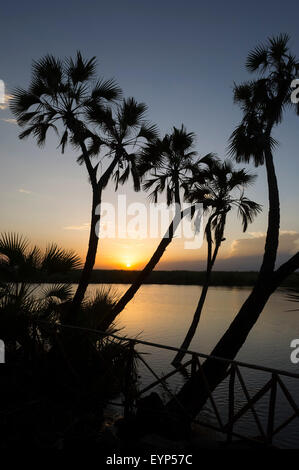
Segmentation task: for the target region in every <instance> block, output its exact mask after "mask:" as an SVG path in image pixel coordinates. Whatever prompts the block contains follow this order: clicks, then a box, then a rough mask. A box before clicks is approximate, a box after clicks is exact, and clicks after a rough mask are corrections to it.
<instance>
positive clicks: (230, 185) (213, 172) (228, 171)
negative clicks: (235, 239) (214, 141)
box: [186, 160, 261, 241]
mask: <svg viewBox="0 0 299 470" xmlns="http://www.w3.org/2000/svg"><path fill="white" fill-rule="evenodd" d="M255 178H256V176H255V175H252V174H249V173H248V172H246V171H245V169H238V170H236V169H234V168H233V165H232V163H231V162H230V161H224V162H221V161H219V160H214V162H213V165H212V167H211V168H210V169H209V170H207V171H206V180H207V183H204V184H202V183H201V182H199V181H198V179H197V177H196V176H195V177H192V178H191V179H190V181H189V190H188V192H187V194H186V198H187V200H188V201H190V202H192V203H194V202H202V201H204V202H203V206H204V210H206V211H208V210H209V211H210V212H211V216H210V218H211V220H212V224H211V228H212V229H213V230H214V231H215V236H217V233H220V232H221V233H223V230H224V227H223V222H224V220H225V218H226V215H227V213H228V212H229V211H230V210H231V209H232V208H233V207H236V208H237V210H238V215H239V216H240V217H241V220H242V226H243V231H244V232H245V231H246V230H247V227H248V223H252V222H253V219H254V217H255V216H257V215H258V213H259V212H260V211H261V206H260V205H259V204H257V203H256V202H254V201H251V200H250V199H248V198H247V197H245V196H244V189H245V188H246V187H248V186H249V185H251V184H252V183H253V182H254V180H255ZM219 241H221V240H219Z"/></svg>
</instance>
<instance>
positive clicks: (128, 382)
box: [124, 339, 135, 419]
mask: <svg viewBox="0 0 299 470" xmlns="http://www.w3.org/2000/svg"><path fill="white" fill-rule="evenodd" d="M134 348H135V341H134V340H132V339H130V340H129V348H128V356H127V364H126V373H125V384H124V385H125V387H124V396H125V400H124V418H125V419H127V418H129V417H130V416H131V415H132V409H133V400H132V390H131V388H132V371H133V361H134V356H135V350H134Z"/></svg>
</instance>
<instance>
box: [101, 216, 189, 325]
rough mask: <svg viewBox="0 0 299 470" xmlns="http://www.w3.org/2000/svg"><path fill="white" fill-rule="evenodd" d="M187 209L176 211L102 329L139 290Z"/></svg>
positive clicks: (160, 256) (169, 241)
mask: <svg viewBox="0 0 299 470" xmlns="http://www.w3.org/2000/svg"><path fill="white" fill-rule="evenodd" d="M188 211H189V209H187V210H186V209H185V210H184V211H179V210H178V211H177V212H176V214H175V216H174V219H173V220H172V222H171V224H170V225H169V227H168V230H167V231H166V233H165V235H164V237H163V238H162V240H161V241H160V243H159V245H158V247H157V249H156V251H155V253H154V254H153V256H152V257H151V259H150V260H149V262H148V263H147V265H146V266H145V267H144V268H143V270H142V271H141V272H140V273H139V274H138V276H137V278H136V280H135V281H134V282H133V284H132V285H131V286H130V287H129V289H128V290H127V291H126V292H125V294H124V295H123V296H122V297H121V299H120V300H119V301H118V302H117V304H116V305H115V307H114V309H113V311H112V313H111V314H110V316H109V317H108V318H107V319H105V322H104V323H103V325H102V329H103V330H106V329H107V328H108V326H109V325H111V323H112V322H113V321H114V320H115V318H116V317H117V315H119V313H120V312H121V311H122V310H123V309H124V308H125V307H126V305H127V303H128V302H130V300H132V299H133V297H134V295H135V294H136V292H137V291H138V290H139V288H140V287H141V286H142V284H143V283H144V281H145V279H146V278H147V277H148V276H149V275H150V273H151V272H152V271H153V269H154V268H155V267H156V265H157V264H158V262H159V261H160V259H161V258H162V256H163V254H164V252H165V250H166V248H167V247H168V245H169V244H170V243H171V241H172V239H173V236H174V234H175V231H176V229H177V227H178V225H179V224H180V221H181V219H182V218H183V217H185V215H186V214H187V212H188Z"/></svg>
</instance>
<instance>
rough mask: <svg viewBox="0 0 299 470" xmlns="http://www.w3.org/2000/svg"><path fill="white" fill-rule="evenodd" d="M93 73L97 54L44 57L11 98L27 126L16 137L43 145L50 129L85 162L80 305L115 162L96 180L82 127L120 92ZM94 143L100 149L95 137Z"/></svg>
mask: <svg viewBox="0 0 299 470" xmlns="http://www.w3.org/2000/svg"><path fill="white" fill-rule="evenodd" d="M95 71H96V62H95V58H94V57H93V58H92V59H90V60H85V59H83V58H82V55H81V53H80V52H78V53H77V56H76V58H75V59H74V60H73V59H69V60H63V61H62V60H60V59H56V58H55V57H53V56H52V55H47V56H45V57H43V58H41V59H40V60H38V61H36V62H34V63H33V67H32V72H33V73H32V80H31V83H30V85H29V87H28V89H27V90H24V89H22V88H17V89H16V90H15V91H14V92H13V98H12V100H11V101H10V107H11V110H12V112H13V114H14V115H15V116H16V118H17V122H18V124H19V125H20V126H21V127H24V128H25V130H24V131H23V132H22V133H21V134H20V136H19V137H20V139H24V138H26V137H28V136H30V135H33V136H34V137H35V138H36V141H37V144H38V145H39V146H41V147H42V146H43V145H44V144H45V141H46V136H47V134H48V131H49V130H50V129H52V130H54V131H55V132H56V133H57V134H60V137H59V146H60V147H61V152H62V153H64V150H65V147H66V145H67V143H68V142H69V141H70V142H71V143H72V144H73V145H74V146H75V147H76V148H79V149H80V153H81V154H82V155H81V159H80V161H83V162H84V164H85V166H86V169H87V172H88V175H89V180H90V183H91V186H92V214H91V224H90V235H89V244H88V251H87V255H86V261H85V264H84V268H83V271H82V274H81V279H80V281H79V285H78V292H79V293H80V295H77V297H76V298H77V300H78V304H79V303H80V301H81V300H82V298H83V296H84V292H85V290H86V287H87V282H88V279H89V277H90V274H91V271H92V268H93V266H94V262H95V255H96V250H97V242H98V238H97V237H96V233H95V226H96V223H97V222H98V216H97V215H96V213H95V211H96V207H97V206H98V205H99V204H100V202H101V191H102V187H103V185H104V183H105V182H106V180H107V177H109V175H110V173H111V171H112V170H113V168H114V165H115V163H114V162H112V164H111V165H110V166H109V167H108V168H107V170H106V171H105V172H103V174H102V176H101V178H100V179H99V181H98V179H97V170H98V164H97V165H93V164H92V161H91V158H92V156H93V155H94V153H93V150H94V146H93V145H92V142H93V140H94V138H95V137H94V135H93V133H92V132H91V131H90V130H89V129H88V127H87V125H86V111H87V109H88V108H89V107H90V105H91V104H93V105H96V106H97V108H98V109H101V110H102V112H104V110H105V109H106V107H107V104H108V103H113V102H115V101H116V100H118V99H119V97H120V96H121V90H120V88H119V87H118V86H117V85H116V84H115V82H114V81H113V80H103V79H100V80H98V81H97V82H94V78H95ZM86 141H90V142H91V144H90V145H91V147H92V150H90V149H88V148H87V146H88V143H87V142H86ZM97 144H98V147H99V139H97ZM111 166H112V168H111ZM78 304H77V305H78Z"/></svg>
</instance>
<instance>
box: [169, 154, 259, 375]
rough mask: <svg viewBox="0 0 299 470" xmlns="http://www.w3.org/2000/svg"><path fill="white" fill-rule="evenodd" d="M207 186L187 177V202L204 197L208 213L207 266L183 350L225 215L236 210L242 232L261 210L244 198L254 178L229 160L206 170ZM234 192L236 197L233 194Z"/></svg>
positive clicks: (184, 346)
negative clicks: (207, 172) (234, 166)
mask: <svg viewBox="0 0 299 470" xmlns="http://www.w3.org/2000/svg"><path fill="white" fill-rule="evenodd" d="M209 173H210V174H209V175H208V183H207V184H205V185H202V184H200V183H198V182H197V176H196V175H195V177H193V178H191V181H190V183H189V184H190V189H189V192H188V200H189V201H190V202H192V203H194V202H198V201H202V200H203V199H204V198H205V202H204V209H205V210H206V211H207V212H209V217H208V221H207V224H206V228H205V236H206V239H207V245H208V254H207V267H206V273H205V280H204V283H203V287H202V291H201V295H200V298H199V301H198V304H197V307H196V310H195V313H194V317H193V320H192V322H191V325H190V327H189V330H188V333H187V335H186V337H185V339H184V341H183V343H182V345H181V347H180V349H182V350H187V349H188V348H189V346H190V343H191V341H192V339H193V337H194V335H195V332H196V329H197V326H198V323H199V321H200V316H201V312H202V309H203V306H204V303H205V299H206V296H207V293H208V289H209V285H210V279H211V273H212V270H213V266H214V264H215V261H216V258H217V255H218V252H219V248H220V246H221V243H222V242H223V241H224V240H225V238H224V230H225V225H226V219H227V215H228V213H229V212H230V211H231V210H232V209H233V208H236V209H237V211H238V215H239V216H240V217H241V221H242V227H243V232H245V231H246V230H247V227H248V223H252V222H253V219H254V217H256V216H257V214H258V213H259V212H260V211H261V207H260V205H259V204H257V203H256V202H254V201H251V200H250V199H248V198H246V197H245V196H244V189H245V188H246V187H247V186H248V185H250V184H252V183H253V181H254V179H255V175H250V174H249V173H247V172H246V171H245V170H244V169H241V170H235V169H234V168H233V166H232V164H231V162H229V161H225V162H220V161H217V160H216V161H215V162H214V164H213V167H212V168H211V169H210V170H209ZM236 191H237V194H235V193H236ZM184 355H185V353H184V352H183V351H180V352H178V353H177V354H176V356H175V358H174V360H173V361H172V364H173V365H174V366H178V365H179V364H180V363H181V361H182V359H183V357H184Z"/></svg>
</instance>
